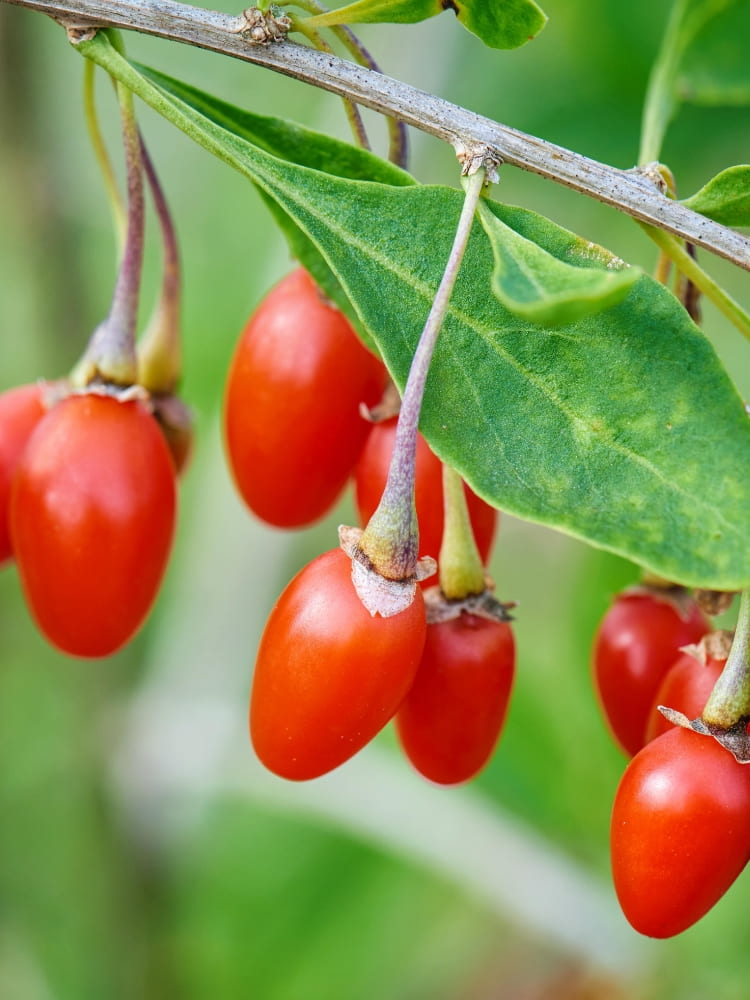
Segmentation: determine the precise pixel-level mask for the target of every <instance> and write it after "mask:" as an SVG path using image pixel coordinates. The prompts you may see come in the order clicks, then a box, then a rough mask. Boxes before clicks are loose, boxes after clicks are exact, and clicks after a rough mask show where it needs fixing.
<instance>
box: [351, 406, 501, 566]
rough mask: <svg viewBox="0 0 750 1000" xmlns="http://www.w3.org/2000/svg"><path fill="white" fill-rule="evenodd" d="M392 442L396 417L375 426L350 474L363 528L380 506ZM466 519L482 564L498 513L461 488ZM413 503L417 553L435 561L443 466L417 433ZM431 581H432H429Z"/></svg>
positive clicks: (440, 536)
mask: <svg viewBox="0 0 750 1000" xmlns="http://www.w3.org/2000/svg"><path fill="white" fill-rule="evenodd" d="M395 440H396V418H395V417H394V418H393V419H391V420H384V421H383V422H382V423H379V424H375V425H374V426H373V428H372V431H371V432H370V436H369V438H368V439H367V444H366V445H365V447H364V449H363V451H362V455H361V457H360V459H359V462H358V463H357V468H356V470H355V473H354V489H355V500H356V504H357V511H358V513H359V521H360V524H361V525H362V526H363V527H364V525H366V524H367V522H368V521H369V520H370V518H371V517H372V515H373V514H374V512H375V509H376V507H377V506H378V504H379V503H380V497H381V496H382V494H383V489H384V488H385V483H386V480H387V478H388V467H389V465H390V461H391V455H392V454H393V445H394V443H395ZM464 490H465V492H466V501H467V505H468V508H469V518H470V520H471V525H472V528H473V529H474V538H475V540H476V543H477V548H478V549H479V555H480V556H481V559H482V562H483V563H484V564H485V565H486V564H487V560H488V559H489V555H490V550H491V549H492V542H493V541H494V538H495V531H496V529H497V520H498V513H497V511H496V510H495V508H494V507H490V506H489V504H486V503H485V502H484V500H480V498H479V497H478V496H477V495H476V493H474V492H473V491H472V490H470V489H469V487H468V486H464ZM414 493H415V503H416V507H417V520H418V521H419V554H420V555H421V556H422V555H427V556H432V557H433V559H437V558H438V556H439V555H440V545H441V543H442V540H443V466H442V463H441V461H440V459H439V458H438V457H437V455H435V453H434V452H433V451H432V450H431V448H430V446H429V445H428V444H427V442H426V441H425V439H424V438H423V437H422V435H421V434H418V435H417V461H416V477H415V489H414ZM431 582H432V581H431Z"/></svg>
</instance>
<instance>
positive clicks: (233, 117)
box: [133, 63, 415, 350]
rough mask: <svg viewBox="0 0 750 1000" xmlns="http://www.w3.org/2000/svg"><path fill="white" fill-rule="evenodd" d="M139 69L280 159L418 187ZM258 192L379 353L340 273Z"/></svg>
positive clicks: (355, 151)
mask: <svg viewBox="0 0 750 1000" xmlns="http://www.w3.org/2000/svg"><path fill="white" fill-rule="evenodd" d="M133 66H134V67H135V69H136V70H137V71H138V72H139V73H141V74H142V75H143V76H144V77H146V78H148V79H150V80H153V81H154V82H155V83H157V84H158V85H159V86H160V87H161V88H162V89H163V90H165V91H167V92H169V93H170V94H173V95H174V96H175V97H178V98H180V100H182V101H185V102H186V103H187V104H189V105H190V106H191V107H192V108H194V109H195V110H196V111H200V112H201V113H202V114H203V115H205V116H206V117H207V118H209V119H210V120H211V121H213V122H215V123H216V124H217V125H221V126H223V127H225V128H227V129H229V130H230V131H232V132H233V133H234V134H235V135H237V136H241V137H243V138H245V139H247V140H248V141H249V142H251V143H254V144H255V145H256V146H258V147H260V148H261V149H263V150H265V151H266V152H268V153H271V154H273V155H275V156H281V157H284V158H287V159H290V160H292V161H294V162H296V163H299V164H301V165H304V166H307V167H311V168H312V169H314V170H322V171H325V172H326V173H329V174H333V175H335V176H337V177H348V178H351V179H352V180H357V179H364V180H374V181H380V182H382V183H384V184H395V185H406V184H414V183H415V181H414V178H413V177H412V176H411V175H410V174H408V173H407V172H406V171H405V170H401V168H400V167H397V166H395V165H394V164H392V163H389V162H388V161H387V160H382V159H381V158H380V157H378V156H374V155H373V154H372V153H370V152H368V151H367V150H364V149H359V148H358V147H357V146H350V145H347V144H346V143H343V142H339V141H337V140H335V139H330V138H329V137H328V136H325V135H321V134H320V133H319V132H312V131H310V129H307V128H305V127H304V126H302V125H297V124H296V123H295V122H289V121H282V120H281V119H279V118H272V117H269V116H268V115H257V114H253V113H252V112H250V111H242V110H240V109H239V108H237V107H235V106H234V105H232V104H228V103H227V102H226V101H222V100H220V99H219V98H217V97H213V96H212V95H210V94H206V93H205V92H204V91H201V90H197V89H196V88H195V87H191V86H190V85H189V84H186V83H182V82H180V81H179V80H175V79H173V78H172V77H169V76H166V75H165V74H163V73H159V72H157V71H156V70H152V69H149V67H147V66H142V65H140V64H139V63H133ZM258 190H259V193H260V195H261V197H262V198H263V200H264V202H265V203H266V205H267V207H268V209H269V211H270V212H271V214H272V215H273V217H274V219H275V221H276V224H277V225H278V227H279V228H280V229H281V231H282V232H283V233H284V236H285V238H286V240H287V242H288V243H289V247H290V249H291V252H292V254H293V256H295V257H297V258H298V259H299V260H304V262H305V267H306V268H307V270H308V271H309V272H310V274H311V275H312V276H313V278H314V279H315V281H316V282H317V283H318V284H319V285H320V286H321V287H323V288H325V290H326V293H327V295H328V297H329V298H330V299H331V300H332V301H333V302H335V303H336V305H337V306H338V307H339V309H341V310H342V312H344V313H345V315H346V316H347V318H348V319H349V320H350V322H351V323H352V324H353V325H354V327H355V329H356V330H357V333H358V334H359V335H360V336H361V337H362V339H363V340H364V341H365V342H366V343H367V345H368V346H369V347H370V349H371V350H376V346H375V343H374V341H373V340H372V338H371V337H370V335H369V333H368V331H367V330H366V329H365V328H364V327H363V326H362V323H361V322H360V320H359V317H358V316H357V314H356V312H355V311H354V310H353V308H352V306H351V303H350V302H349V299H348V298H347V297H346V295H345V293H344V291H343V289H342V288H341V285H340V284H339V282H338V280H337V279H336V276H335V274H334V273H333V272H332V271H331V269H330V267H329V266H328V264H327V262H326V260H325V258H324V257H323V256H322V254H321V253H320V252H319V251H318V249H317V248H316V247H315V245H314V243H312V242H311V240H310V239H309V237H308V236H307V234H306V233H305V231H304V230H303V229H301V228H300V227H299V226H298V225H297V224H296V223H295V221H294V219H292V218H291V217H290V216H289V215H288V214H287V213H286V212H285V211H284V208H283V207H282V206H281V204H279V202H278V201H276V200H275V199H274V198H272V197H270V196H269V195H267V194H266V193H265V191H264V190H263V189H262V188H259V189H258Z"/></svg>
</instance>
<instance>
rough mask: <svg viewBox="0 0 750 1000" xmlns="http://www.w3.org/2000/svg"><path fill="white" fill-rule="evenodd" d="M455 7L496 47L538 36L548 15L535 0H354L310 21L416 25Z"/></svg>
mask: <svg viewBox="0 0 750 1000" xmlns="http://www.w3.org/2000/svg"><path fill="white" fill-rule="evenodd" d="M444 10H452V11H453V12H454V13H455V15H456V17H457V18H458V20H459V21H460V22H461V24H463V26H464V27H465V28H468V29H469V31H471V32H473V33H474V34H475V35H478V36H479V38H481V39H482V41H483V42H484V44H485V45H489V46H490V48H493V49H516V48H518V47H519V46H520V45H525V43H526V42H528V41H530V40H531V39H532V38H534V36H535V35H538V34H539V32H540V31H541V30H542V28H543V27H544V25H545V23H546V21H547V17H546V15H545V14H544V12H543V11H542V10H541V9H540V8H539V7H538V6H537V5H536V4H535V3H534V0H355V2H354V3H350V4H347V5H346V6H345V7H339V8H338V9H337V10H331V11H327V12H326V13H325V14H317V15H316V16H315V17H311V18H309V19H308V20H307V23H308V24H309V25H310V26H312V27H316V28H322V27H325V26H327V25H334V24H361V23H368V24H371V23H380V22H387V23H389V24H415V23H416V22H417V21H425V20H427V18H429V17H434V16H435V15H436V14H441V13H442V12H443V11H444Z"/></svg>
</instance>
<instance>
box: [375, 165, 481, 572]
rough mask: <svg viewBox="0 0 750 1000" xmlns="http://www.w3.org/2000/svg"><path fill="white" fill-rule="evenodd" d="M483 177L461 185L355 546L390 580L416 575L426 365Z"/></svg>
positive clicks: (430, 354) (470, 179)
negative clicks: (457, 211)
mask: <svg viewBox="0 0 750 1000" xmlns="http://www.w3.org/2000/svg"><path fill="white" fill-rule="evenodd" d="M485 173H486V171H485V167H484V165H481V166H480V167H479V169H477V170H476V171H475V172H474V173H473V174H472V175H471V176H469V177H468V178H467V179H466V181H465V182H464V187H465V191H466V196H465V198H464V204H463V208H462V209H461V216H460V218H459V221H458V226H457V228H456V235H455V237H454V240H453V246H452V248H451V252H450V255H449V257H448V263H447V264H446V266H445V271H444V273H443V277H442V279H441V281H440V285H439V286H438V290H437V293H436V295H435V299H434V301H433V303H432V307H431V309H430V312H429V315H428V317H427V321H426V323H425V326H424V329H423V331H422V334H421V336H420V338H419V343H418V345H417V349H416V351H415V353H414V358H413V360H412V364H411V368H410V370H409V377H408V379H407V381H406V387H405V389H404V394H403V400H402V403H401V410H400V412H399V416H398V423H397V425H396V440H395V444H394V448H393V458H392V459H391V465H390V469H389V472H388V480H387V482H386V486H385V490H384V491H383V496H382V498H381V500H380V504H379V505H378V507H377V509H376V511H375V513H374V514H373V515H372V517H371V518H370V521H369V522H368V524H367V527H366V528H365V530H364V532H363V534H362V537H361V539H360V542H359V549H360V551H361V552H362V553H364V555H365V556H366V557H367V558H368V560H369V561H370V562H371V563H372V565H373V566H374V568H375V569H376V570H377V572H378V573H379V574H381V575H382V576H384V577H386V579H389V580H408V579H412V578H414V576H415V574H416V571H417V555H418V551H419V529H418V525H417V516H416V511H415V508H414V465H415V460H416V449H417V430H418V426H419V414H420V410H421V408H422V397H423V396H424V389H425V383H426V381H427V372H428V370H429V366H430V361H431V360H432V354H433V351H434V349H435V344H436V342H437V338H438V334H439V333H440V329H441V327H442V325H443V320H444V318H445V314H446V311H447V309H448V303H449V301H450V297H451V293H452V291H453V286H454V284H455V282H456V277H457V275H458V271H459V268H460V266H461V261H462V259H463V255H464V252H465V250H466V244H467V243H468V240H469V234H470V232H471V227H472V223H473V221H474V213H475V211H476V207H477V203H478V201H479V197H480V195H481V193H482V187H483V185H484V180H485Z"/></svg>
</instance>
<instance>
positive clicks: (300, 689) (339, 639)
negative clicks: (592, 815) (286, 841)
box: [225, 270, 515, 784]
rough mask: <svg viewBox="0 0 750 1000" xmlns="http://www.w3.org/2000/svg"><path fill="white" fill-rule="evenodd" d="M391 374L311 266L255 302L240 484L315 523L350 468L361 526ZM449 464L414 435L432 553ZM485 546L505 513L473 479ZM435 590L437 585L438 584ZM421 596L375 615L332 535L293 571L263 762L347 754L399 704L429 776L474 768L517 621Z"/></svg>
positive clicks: (506, 679) (256, 502)
mask: <svg viewBox="0 0 750 1000" xmlns="http://www.w3.org/2000/svg"><path fill="white" fill-rule="evenodd" d="M387 382H388V377H387V373H386V370H385V368H384V366H383V364H382V362H381V361H380V360H379V359H378V358H376V357H375V356H374V355H373V354H371V353H370V352H369V351H368V350H366V348H365V347H364V346H363V345H362V344H361V342H360V341H359V340H358V338H357V337H356V335H355V333H354V331H353V330H352V328H351V326H350V324H349V323H348V321H347V320H346V318H345V317H344V316H343V315H342V314H341V313H340V312H339V311H338V310H337V309H336V308H335V307H333V306H332V305H331V304H330V303H329V302H328V301H326V300H325V299H324V298H323V297H322V295H321V293H320V292H319V290H318V288H317V287H316V285H315V284H314V282H313V281H312V279H311V278H310V276H309V275H308V274H307V273H306V272H305V271H303V270H296V271H294V272H293V273H291V274H290V275H289V276H287V277H286V278H285V279H284V280H282V281H281V282H280V283H279V284H278V285H277V286H276V287H275V288H274V289H273V290H272V291H271V292H270V293H269V294H268V296H267V297H266V298H265V300H264V301H263V303H262V304H261V305H260V307H259V308H258V309H257V311H256V312H255V314H254V315H253V317H252V318H251V320H250V322H249V323H248V325H247V327H246V329H245V330H244V332H243V334H242V337H241V339H240V341H239V344H238V346H237V349H236V353H235V356H234V360H233V362H232V366H231V370H230V373H229V378H228V384H227V391H226V402H225V435H226V443H227V451H228V454H229V459H230V465H231V468H232V472H233V474H234V478H235V481H236V484H237V487H238V489H239V492H240V494H241V495H242V497H243V499H244V500H245V502H246V504H247V505H248V507H249V508H250V509H251V511H253V513H255V514H256V515H257V516H258V517H260V518H262V519H263V520H265V521H266V522H268V523H270V524H272V525H276V526H279V527H298V526H303V525H309V524H311V523H312V522H314V521H316V520H318V519H319V518H321V517H322V516H323V515H324V514H326V513H327V512H328V511H329V510H330V509H331V507H332V506H333V505H334V503H335V502H336V500H337V499H338V498H339V496H340V494H341V492H342V491H343V489H344V488H345V486H346V484H347V482H348V481H349V480H351V479H352V478H353V479H354V482H355V494H356V502H357V507H358V512H359V516H360V518H361V521H362V524H363V525H364V524H366V523H367V521H368V520H369V518H370V516H371V514H372V513H373V511H374V510H375V508H376V507H377V505H378V502H379V501H380V497H381V494H382V492H383V489H384V486H385V482H386V478H387V474H388V467H389V463H390V459H391V453H392V450H393V445H394V435H395V420H394V419H390V420H384V421H383V422H380V423H373V422H372V421H369V420H368V419H366V417H365V416H363V413H367V412H368V411H369V410H370V409H371V408H372V407H374V406H375V405H376V404H378V403H379V402H380V400H381V398H382V397H383V393H384V390H385V389H386V385H387ZM441 468H442V465H441V463H440V461H439V460H438V459H437V457H436V456H435V455H434V454H433V453H432V451H431V450H430V449H429V447H428V445H427V443H426V442H425V441H424V440H423V439H421V438H420V439H419V440H418V448H417V458H416V466H415V470H416V489H415V494H416V498H415V502H416V512H417V520H418V523H419V532H420V540H421V541H420V546H419V551H420V553H425V554H427V555H431V556H436V555H437V554H438V552H439V550H440V545H441V537H442V533H443V487H442V478H441ZM466 496H467V500H468V506H469V512H470V519H471V522H472V526H473V529H474V532H475V534H476V539H477V544H478V548H479V551H480V554H481V558H482V560H483V561H486V560H487V557H488V556H489V552H490V548H491V545H492V541H493V537H494V534H495V529H496V524H497V511H495V510H494V509H493V508H491V507H489V506H488V505H487V504H486V503H484V502H483V501H482V500H480V499H479V498H478V497H476V496H475V495H474V494H472V493H471V491H468V490H467V492H466ZM428 603H429V595H428ZM427 622H428V619H427V615H426V610H425V597H424V596H423V592H422V590H421V588H420V587H417V588H416V592H415V596H414V600H413V601H412V603H411V604H410V605H409V606H408V607H407V608H406V609H405V610H402V611H400V612H399V613H397V614H393V615H390V616H387V617H383V616H381V615H379V614H371V613H370V611H368V610H367V609H366V608H365V606H364V605H363V603H362V601H361V600H360V597H359V596H358V594H357V592H356V590H355V587H354V584H353V582H352V561H351V559H350V558H349V556H348V555H347V554H346V553H345V552H344V551H342V549H340V548H337V549H334V550H332V551H330V552H327V553H325V554H324V555H321V556H319V557H318V558H317V559H315V560H313V562H312V563H310V564H309V565H308V566H306V567H305V568H304V569H303V570H302V571H301V572H300V573H299V574H298V575H297V576H296V577H295V578H294V579H293V580H292V581H291V583H290V584H289V585H288V587H287V588H286V590H285V591H284V592H283V594H282V595H281V597H280V598H279V600H278V601H277V603H276V605H275V607H274V608H273V610H272V611H271V615H270V618H269V620H268V623H267V625H266V628H265V631H264V633H263V636H262V638H261V642H260V646H259V649H258V655H257V661H256V667H255V674H254V678H253V688H252V696H251V704H250V733H251V738H252V742H253V745H254V747H255V750H256V752H257V754H258V756H259V758H260V759H261V761H262V762H263V763H264V764H265V765H266V766H267V767H268V768H269V769H270V770H271V771H273V772H274V773H276V774H278V775H280V776H282V777H285V778H289V779H292V780H305V779H309V778H315V777H318V776H320V775H322V774H325V773H327V772H328V771H331V770H332V769H333V768H335V767H338V766H339V765H340V764H342V763H343V762H344V761H346V760H348V759H349V758H350V757H352V756H353V755H354V754H355V753H357V751H359V750H360V749H361V748H362V747H364V746H365V745H366V744H367V743H368V742H369V741H370V740H371V739H372V738H373V737H374V736H375V735H376V734H377V733H378V732H380V730H381V729H382V728H383V727H384V726H385V725H386V724H387V723H388V722H389V721H390V720H391V719H393V718H394V717H395V720H396V727H397V731H398V734H399V737H400V741H401V743H402V746H403V748H404V750H405V753H406V754H407V756H408V758H409V759H410V761H411V762H412V763H413V765H414V766H415V767H416V769H417V770H418V771H420V772H421V773H422V774H423V775H424V776H426V777H427V778H429V779H431V780H433V781H435V782H439V783H444V784H452V783H456V782H461V781H466V780H468V779H469V778H471V777H472V776H473V775H474V774H476V773H477V771H479V770H480V769H481V768H482V767H483V766H484V765H485V763H486V762H487V760H488V758H489V757H490V755H491V753H492V751H493V749H494V746H495V744H496V742H497V740H498V738H499V735H500V731H501V729H502V726H503V723H504V720H505V715H506V712H507V707H508V700H509V697H510V690H511V686H512V682H513V676H514V670H515V648H514V642H513V635H512V632H511V629H510V626H509V625H508V624H507V622H505V621H493V620H490V619H489V618H485V617H480V616H479V615H477V614H472V613H467V612H466V611H457V613H456V615H455V616H454V617H452V618H450V620H447V621H440V622H434V623H432V622H430V623H429V624H428V623H427Z"/></svg>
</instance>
